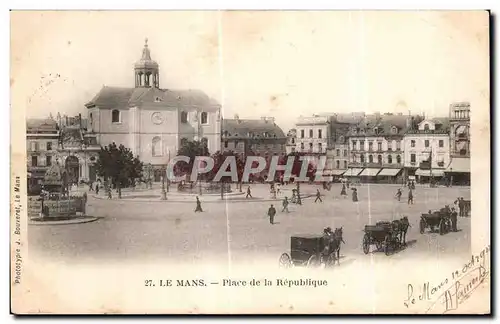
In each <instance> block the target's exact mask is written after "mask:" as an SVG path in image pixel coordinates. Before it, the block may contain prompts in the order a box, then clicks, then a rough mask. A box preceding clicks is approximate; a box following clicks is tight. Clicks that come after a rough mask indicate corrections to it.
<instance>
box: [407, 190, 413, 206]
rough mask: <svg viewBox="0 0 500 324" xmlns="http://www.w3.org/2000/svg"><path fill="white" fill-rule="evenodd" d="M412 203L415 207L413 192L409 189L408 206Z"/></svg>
mask: <svg viewBox="0 0 500 324" xmlns="http://www.w3.org/2000/svg"><path fill="white" fill-rule="evenodd" d="M410 203H411V204H412V205H413V190H412V189H411V187H410V188H409V189H408V205H409V204H410Z"/></svg>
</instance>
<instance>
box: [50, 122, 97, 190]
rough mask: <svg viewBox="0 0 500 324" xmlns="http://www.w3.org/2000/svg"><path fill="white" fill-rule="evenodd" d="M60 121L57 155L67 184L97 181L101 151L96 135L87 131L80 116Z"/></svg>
mask: <svg viewBox="0 0 500 324" xmlns="http://www.w3.org/2000/svg"><path fill="white" fill-rule="evenodd" d="M65 117H66V116H65ZM58 119H59V118H58ZM62 120H63V122H62V123H60V125H61V128H60V129H61V130H60V138H59V145H58V147H57V154H58V158H59V160H60V161H61V163H62V165H64V168H65V169H66V171H67V174H68V182H69V183H80V182H81V181H85V182H88V181H92V182H93V181H95V180H97V169H96V162H97V158H98V155H99V151H100V149H101V146H100V145H99V143H98V142H97V135H96V134H95V133H89V132H88V131H87V129H86V127H85V126H86V123H85V119H83V118H82V117H81V115H78V116H75V117H66V118H62Z"/></svg>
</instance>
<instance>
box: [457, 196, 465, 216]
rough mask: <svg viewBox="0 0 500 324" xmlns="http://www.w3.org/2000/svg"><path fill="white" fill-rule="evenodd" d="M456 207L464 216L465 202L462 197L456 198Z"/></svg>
mask: <svg viewBox="0 0 500 324" xmlns="http://www.w3.org/2000/svg"><path fill="white" fill-rule="evenodd" d="M458 207H459V208H460V216H462V217H465V202H464V197H460V198H459V199H458Z"/></svg>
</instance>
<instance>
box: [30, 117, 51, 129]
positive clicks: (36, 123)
mask: <svg viewBox="0 0 500 324" xmlns="http://www.w3.org/2000/svg"><path fill="white" fill-rule="evenodd" d="M26 130H27V131H32V132H33V131H44V132H48V131H49V132H50V131H53V132H57V122H56V121H55V120H53V119H50V118H42V119H40V118H38V119H37V118H30V119H27V120H26Z"/></svg>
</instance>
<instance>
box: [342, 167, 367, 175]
mask: <svg viewBox="0 0 500 324" xmlns="http://www.w3.org/2000/svg"><path fill="white" fill-rule="evenodd" d="M361 171H363V169H362V168H349V169H347V171H346V172H345V173H344V177H357V176H358V174H360V173H361Z"/></svg>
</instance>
